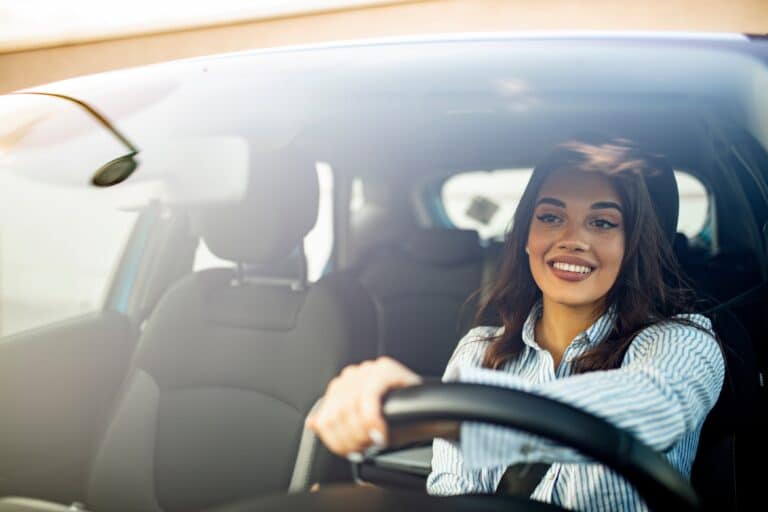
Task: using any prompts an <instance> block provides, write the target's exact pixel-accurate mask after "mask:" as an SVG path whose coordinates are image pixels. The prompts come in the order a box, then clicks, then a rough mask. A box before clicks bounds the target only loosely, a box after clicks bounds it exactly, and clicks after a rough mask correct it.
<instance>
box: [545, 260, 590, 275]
mask: <svg viewBox="0 0 768 512" xmlns="http://www.w3.org/2000/svg"><path fill="white" fill-rule="evenodd" d="M552 266H553V267H554V268H556V269H558V270H564V271H566V272H575V273H577V274H589V273H590V272H592V269H591V268H590V267H585V266H582V265H571V264H570V263H560V262H559V261H556V262H554V263H552Z"/></svg>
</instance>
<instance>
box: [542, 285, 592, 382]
mask: <svg viewBox="0 0 768 512" xmlns="http://www.w3.org/2000/svg"><path fill="white" fill-rule="evenodd" d="M542 302H543V304H542V306H543V308H542V314H541V318H540V319H539V321H538V322H536V329H535V334H536V343H538V344H539V346H541V347H542V348H543V349H545V350H547V351H548V352H549V353H550V354H552V359H553V360H554V362H555V368H557V367H558V366H559V365H560V360H561V359H562V358H563V354H564V353H565V350H566V349H567V348H568V345H570V344H571V341H573V339H574V338H575V337H576V336H578V335H579V333H581V332H583V331H585V330H586V329H588V328H589V327H590V326H591V325H592V324H593V323H595V321H596V320H597V319H598V318H599V317H600V312H601V311H602V307H601V306H599V305H597V304H590V305H586V306H568V305H565V304H558V303H556V302H553V301H550V300H547V298H546V297H545V298H544V299H543V301H542Z"/></svg>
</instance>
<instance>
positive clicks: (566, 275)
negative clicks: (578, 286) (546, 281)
mask: <svg viewBox="0 0 768 512" xmlns="http://www.w3.org/2000/svg"><path fill="white" fill-rule="evenodd" d="M548 265H549V267H550V268H551V269H552V273H553V274H555V276H557V277H559V278H560V279H563V280H565V281H583V280H585V279H587V278H588V277H589V276H590V275H591V274H592V272H593V271H594V270H595V269H594V267H589V266H587V265H577V264H574V263H564V262H562V261H553V262H550V263H549V264H548Z"/></svg>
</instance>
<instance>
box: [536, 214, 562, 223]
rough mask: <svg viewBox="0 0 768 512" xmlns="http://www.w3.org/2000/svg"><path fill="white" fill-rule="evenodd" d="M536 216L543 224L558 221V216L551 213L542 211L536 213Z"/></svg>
mask: <svg viewBox="0 0 768 512" xmlns="http://www.w3.org/2000/svg"><path fill="white" fill-rule="evenodd" d="M536 218H537V219H539V220H540V221H541V222H543V223H545V224H554V223H556V222H559V221H560V217H558V216H557V215H554V214H551V213H542V214H541V215H537V216H536Z"/></svg>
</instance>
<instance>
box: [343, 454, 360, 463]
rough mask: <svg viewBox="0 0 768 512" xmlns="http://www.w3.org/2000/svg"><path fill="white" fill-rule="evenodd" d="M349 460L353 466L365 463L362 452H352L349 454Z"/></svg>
mask: <svg viewBox="0 0 768 512" xmlns="http://www.w3.org/2000/svg"><path fill="white" fill-rule="evenodd" d="M347 460H348V461H349V462H351V463H352V464H360V463H361V462H363V454H362V453H360V452H352V453H349V454H347Z"/></svg>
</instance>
